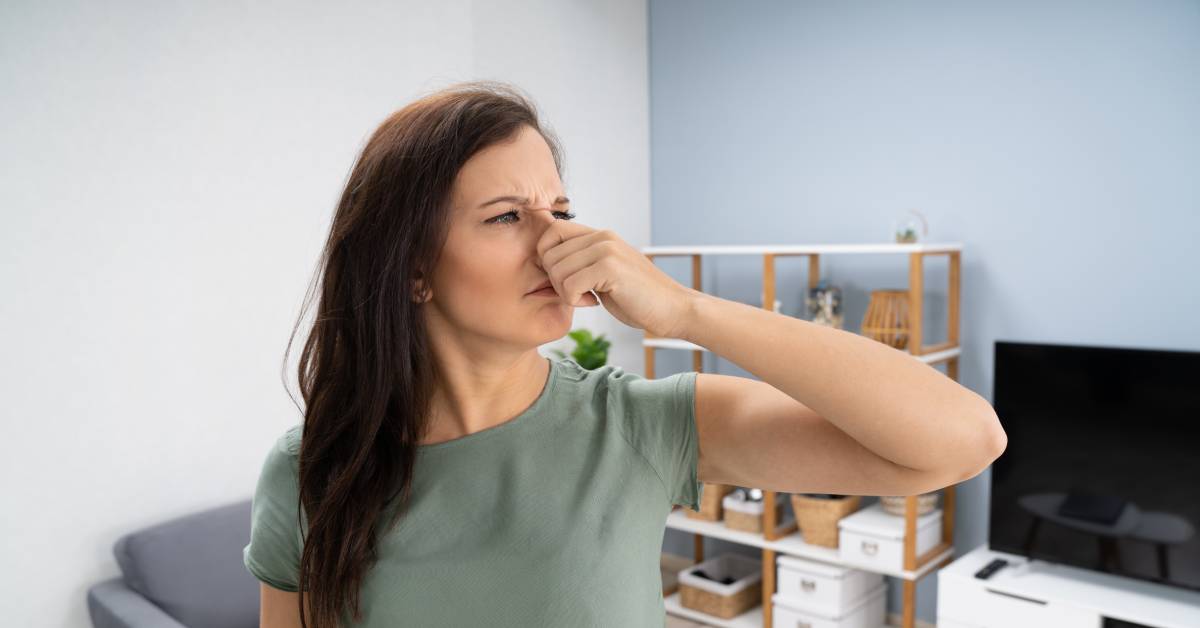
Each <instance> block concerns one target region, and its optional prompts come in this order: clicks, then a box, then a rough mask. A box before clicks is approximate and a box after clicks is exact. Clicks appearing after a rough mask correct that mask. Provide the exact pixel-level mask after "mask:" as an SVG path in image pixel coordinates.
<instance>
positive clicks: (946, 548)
mask: <svg viewBox="0 0 1200 628" xmlns="http://www.w3.org/2000/svg"><path fill="white" fill-rule="evenodd" d="M642 253H644V254H645V255H646V256H647V257H649V258H650V259H651V260H652V261H653V260H654V259H656V258H659V257H683V256H686V257H691V259H692V288H693V289H695V290H702V288H701V284H702V281H701V278H702V276H703V275H702V274H701V259H702V257H703V256H705V255H759V256H762V259H763V272H762V276H763V289H762V303H763V307H764V308H766V309H767V310H768V311H771V310H772V309H773V306H774V304H775V294H776V285H775V259H776V258H779V257H794V256H807V257H808V287H809V288H810V289H811V288H814V287H816V285H817V282H818V281H819V280H820V277H821V256H822V255H842V254H856V255H863V254H890V255H896V254H901V255H907V256H908V308H909V310H908V314H909V316H908V318H909V330H908V347H907V350H908V352H909V353H911V354H912V355H913V357H914V358H915V359H918V360H921V361H923V362H925V363H927V364H931V365H932V364H937V363H942V362H945V363H946V375H948V376H949V377H950V378H951V379H953V380H955V381H958V358H959V354H960V352H961V348H960V345H959V287H960V277H961V275H960V271H961V254H962V245H961V244H958V243H948V244H923V243H914V244H889V243H881V244H814V245H779V246H772V245H746V246H742V245H730V246H723V245H713V246H652V247H645V248H643V249H642ZM938 255H945V256H946V257H947V258H948V262H949V281H948V284H949V285H948V286H947V295H948V297H947V302H948V307H949V313H948V315H947V327H948V330H947V341H946V342H944V343H940V344H937V345H925V344H924V343H923V340H922V334H921V332H922V329H923V327H922V323H923V320H924V319H923V312H924V307H923V305H924V288H925V272H924V271H925V258H926V257H929V256H938ZM642 345H643V349H644V351H645V359H646V377H648V378H653V377H655V375H654V357H655V351H657V350H658V349H678V350H684V351H691V352H692V370H694V371H698V372H699V371H702V370H703V352H704V351H707V349H705V348H704V347H701V346H699V345H696V344H693V343H691V342H687V341H684V340H681V339H678V338H659V337H652V336H649V335H646V337H645V338H644V339H643V341H642ZM954 497H955V486H953V485H951V486H947V487H946V488H944V489H942V504H941V510H942V541H941V543H939V544H938V545H937V546H935V547H933V548H932V549H930V550H929V551H927V552H926V553H925V554H924V555H921V556H917V554H916V536H917V535H916V526H917V497H916V496H915V495H913V496H909V497H908V499H907V500H906V505H907V510H906V513H905V535H904V541H905V545H904V565H903V569H901V570H899V571H894V572H886V571H884V572H880V573H884V574H885V575H889V576H894V577H896V578H900V579H902V580H903V582H904V595H903V604H904V606H903V612H902V615H901V625H902V626H903V628H913V626H914V624H915V622H916V602H917V600H916V597H917V581H918V580H920V579H921V578H922V577H924V576H926V575H928V574H930V573H932V572H933V571H935V570H937V569H940V568H941V567H943V566H945V565H947V564H949V563H950V562H951V561H952V560H953V559H954ZM776 499H777V494H776V493H775V492H774V491H763V507H764V513H765V517H766V519H765V521H764V528H765V529H764V532H763V533H762V534H753V533H747V532H741V531H737V530H730V529H728V528H727V527H725V525H724V524H723V523H719V522H709V521H702V520H697V519H691V518H688V517H687V516H686V515H685V514H684V511H683V509H682V508H676V509H675V510H674V511H673V512H671V513H670V515H668V517H667V527H669V528H673V529H676V530H682V531H685V532H690V533H692V534H693V535H694V537H693V539H694V560H695V561H696V562H697V563H698V562H700V561H703V560H704V537H712V538H719V539H724V540H726V541H730V542H733V543H740V544H742V545H749V546H753V547H759V548H761V549H762V554H763V556H762V569H763V576H762V581H763V602H762V606H760V607H756V608H754V609H752V610H751V611H749V612H747V613H744V614H743V615H741V616H739V617H736V618H734V619H732V620H720V619H718V618H715V617H711V616H708V615H704V614H702V613H696V612H694V611H691V610H689V609H686V608H683V607H682V606H681V605H680V604H679V601H678V597H679V595H678V593H675V594H672V595H670V596H669V597H667V598H665V602H666V607H667V611H668V612H670V613H672V614H675V615H681V616H684V617H690V618H692V619H695V620H697V621H703V622H705V623H708V624H715V625H719V626H739V627H741V626H746V627H749V626H763V627H765V628H770V626H771V624H772V622H771V611H772V604H771V595H772V594H773V593H775V591H776V582H775V557H776V555H777V554H780V553H782V554H787V555H791V556H799V557H803V558H807V559H811V560H818V561H822V562H826V563H831V564H842V563H841V560H840V558H839V554H838V551H837V550H834V549H831V548H826V547H820V546H816V545H810V544H808V543H805V542H804V539H803V537H802V536H801V535H800V533H799V532H798V528H797V526H796V522H795V521H790V520H789V521H784V522H778V521H775V513H776V507H775V503H776V501H775V500H776ZM855 568H861V567H857V566H856V567H855Z"/></svg>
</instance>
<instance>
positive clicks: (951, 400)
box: [671, 287, 1007, 495]
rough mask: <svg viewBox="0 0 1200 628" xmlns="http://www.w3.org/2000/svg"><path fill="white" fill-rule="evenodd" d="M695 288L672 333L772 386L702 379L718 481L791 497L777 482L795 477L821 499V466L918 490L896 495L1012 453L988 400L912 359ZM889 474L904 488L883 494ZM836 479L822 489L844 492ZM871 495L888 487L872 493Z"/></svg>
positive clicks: (704, 454)
mask: <svg viewBox="0 0 1200 628" xmlns="http://www.w3.org/2000/svg"><path fill="white" fill-rule="evenodd" d="M685 288H686V287H685ZM686 289H687V290H689V294H690V297H691V300H690V307H689V309H688V313H687V315H686V316H685V317H684V319H683V321H682V322H681V324H680V325H679V326H678V328H677V329H675V330H674V333H673V334H671V337H676V338H683V339H685V340H688V341H690V342H693V343H695V344H698V345H700V346H702V347H705V348H706V349H708V350H710V351H713V352H715V353H716V354H717V355H720V356H721V357H722V358H725V359H727V360H730V361H731V362H733V363H735V364H737V365H738V366H740V367H742V368H743V369H745V370H747V371H749V372H750V373H752V374H754V375H755V376H756V377H758V378H760V379H761V380H762V381H761V382H759V381H755V380H750V379H747V378H737V377H729V376H719V375H707V374H701V375H700V376H699V377H698V378H697V382H696V387H697V391H696V398H697V405H696V412H697V425H698V429H699V431H700V452H701V463H700V466H701V468H702V469H705V470H706V471H705V472H703V473H702V475H707V476H708V477H709V478H710V481H713V480H715V481H721V480H720V478H734V477H736V478H737V479H738V480H740V482H733V483H736V484H738V485H740V486H756V487H759V488H774V490H788V487H779V486H777V484H778V482H779V481H780V478H792V479H793V480H792V481H793V482H795V483H802V484H803V485H800V484H797V485H796V486H794V487H792V488H794V489H796V490H793V491H790V492H817V490H812V487H813V486H814V485H813V484H810V482H808V481H806V478H809V479H811V478H812V476H811V473H812V472H813V471H814V469H813V464H812V462H813V461H814V460H822V462H824V463H828V464H833V465H834V466H833V467H832V471H833V472H834V473H837V472H839V468H840V472H842V473H845V474H847V480H846V482H847V484H846V485H845V486H842V488H845V489H856V490H860V491H863V492H861V493H859V494H876V495H900V494H915V493H916V492H919V491H917V490H913V491H912V492H909V493H905V492H901V491H898V490H897V489H902V488H904V487H906V486H907V487H911V488H913V489H923V490H930V489H932V488H936V487H939V486H945V485H948V484H950V483H953V482H956V481H960V480H962V479H966V478H969V477H972V476H974V475H975V474H977V473H979V472H980V471H982V470H983V469H984V468H986V467H987V465H988V464H990V463H991V462H992V461H993V460H995V459H996V458H997V457H998V456H999V455H1000V453H1001V452H1002V451H1003V450H1004V448H1005V446H1006V443H1007V437H1006V435H1005V433H1004V430H1003V428H1002V427H1001V426H1000V421H999V418H998V417H997V416H996V413H995V410H993V409H992V407H991V405H990V404H989V403H988V402H987V400H985V399H984V398H982V397H980V396H979V395H977V394H976V393H974V392H973V391H971V390H969V389H967V388H965V387H963V386H961V385H960V384H958V383H957V382H955V381H954V380H952V379H950V378H949V377H947V376H946V375H944V374H942V373H941V372H940V371H938V370H937V369H935V368H933V367H931V366H929V365H928V364H925V363H924V362H921V361H920V360H918V359H916V358H915V357H914V356H912V355H911V354H909V353H906V352H904V351H900V350H898V349H894V348H892V347H889V346H888V345H885V344H883V343H881V342H878V341H875V340H872V339H870V338H867V337H865V336H860V335H858V334H855V333H851V332H848V331H844V330H840V329H834V328H831V327H826V326H823V325H816V324H814V323H810V322H808V321H805V320H801V319H798V318H793V317H790V316H784V315H781V314H778V313H775V312H768V311H766V310H764V309H762V308H758V307H753V306H750V305H746V304H743V303H738V302H736V301H729V300H725V299H721V298H718V297H715V296H712V295H709V294H706V293H703V292H700V291H697V290H693V289H691V288H686ZM718 380H719V381H718ZM764 382H765V384H769V385H770V387H772V388H774V389H776V390H769V389H767V388H766V387H765V386H764ZM780 392H782V393H784V395H786V397H785V396H784V395H781V394H779V393H780ZM834 428H836V429H834ZM748 432H749V433H748ZM751 458H757V460H753V461H752V460H751ZM838 463H841V465H839V464H838ZM847 465H857V467H858V468H856V469H855V468H847ZM747 469H753V470H751V471H749V472H748V471H747ZM856 472H857V473H858V474H859V475H858V477H857V478H856V479H853V480H851V479H850V477H851V476H853V474H854V473H856ZM888 476H892V477H893V481H891V483H888V485H887V486H883V485H882V484H883V483H887V482H889V480H887V477H888ZM872 478H874V481H875V482H876V483H875V484H871V482H872ZM895 478H903V480H902V482H903V483H902V484H901V485H896V483H895V482H896V481H899V480H895ZM827 480H828V481H824V482H818V483H819V484H821V487H820V488H819V489H818V490H820V491H824V492H839V491H837V490H831V489H833V488H837V487H836V486H834V485H833V482H834V480H832V479H827ZM786 481H787V480H785V482H786ZM872 487H876V488H878V489H879V490H874V491H872V490H863V489H870V488H872ZM888 489H890V490H888ZM840 492H844V493H846V494H853V493H855V492H856V491H855V490H845V491H840Z"/></svg>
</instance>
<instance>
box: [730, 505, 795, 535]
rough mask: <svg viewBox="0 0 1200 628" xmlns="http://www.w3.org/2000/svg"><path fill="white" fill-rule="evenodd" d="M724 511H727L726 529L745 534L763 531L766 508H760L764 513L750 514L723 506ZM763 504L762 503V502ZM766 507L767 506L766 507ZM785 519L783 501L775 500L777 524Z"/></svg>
mask: <svg viewBox="0 0 1200 628" xmlns="http://www.w3.org/2000/svg"><path fill="white" fill-rule="evenodd" d="M723 504H724V500H722V510H724V511H725V514H724V518H725V527H727V528H729V529H730V530H741V531H743V532H759V533H761V532H762V531H763V520H764V519H766V509H765V507H763V508H760V510H762V512H757V513H750V512H742V511H740V510H735V509H733V508H730V507H726V506H724V505H723ZM760 504H761V502H760ZM764 506H765V505H764ZM782 518H783V500H782V499H777V500H775V523H776V524H778V523H779V522H780V521H781V520H782Z"/></svg>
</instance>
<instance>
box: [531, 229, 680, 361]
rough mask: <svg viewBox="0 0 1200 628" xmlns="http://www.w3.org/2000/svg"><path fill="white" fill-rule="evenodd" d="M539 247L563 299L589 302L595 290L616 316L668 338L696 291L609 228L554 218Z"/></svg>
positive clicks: (592, 302) (579, 304)
mask: <svg viewBox="0 0 1200 628" xmlns="http://www.w3.org/2000/svg"><path fill="white" fill-rule="evenodd" d="M537 252H538V257H539V258H540V259H541V262H542V268H543V270H545V271H546V274H547V275H549V277H550V283H551V284H553V285H554V290H555V291H556V292H558V295H559V297H560V298H561V299H562V300H563V301H564V302H565V303H566V304H567V305H570V306H573V307H592V306H595V305H599V304H598V303H597V302H596V297H597V296H599V298H600V303H603V305H604V309H606V310H608V312H609V313H610V314H612V315H613V316H615V317H616V318H617V320H619V321H621V322H622V323H625V324H626V325H629V326H630V327H636V328H638V329H642V330H645V331H647V332H649V333H650V334H651V335H654V336H660V337H667V338H674V337H676V334H678V333H679V331H680V330H681V329H683V327H684V325H685V321H686V318H687V316H689V315H690V312H691V303H692V295H693V294H694V293H695V291H694V290H692V289H691V288H688V287H686V286H683V285H681V284H680V283H679V282H677V281H675V280H674V279H672V278H671V277H670V276H669V275H667V274H666V273H664V272H663V271H662V270H660V269H659V268H658V266H655V264H654V262H652V261H651V260H650V258H648V257H646V255H645V254H644V253H642V252H641V251H638V250H637V249H635V248H633V247H631V246H629V244H627V243H626V242H625V241H624V240H622V239H621V238H620V236H618V235H617V234H616V233H614V232H613V231H611V230H609V229H603V230H596V229H592V228H591V227H588V226H586V225H583V224H581V223H578V222H567V221H556V222H553V223H551V225H550V226H549V227H547V229H546V231H545V233H543V234H542V236H541V238H539V239H538V243H537ZM593 292H595V295H593V294H592V293H593Z"/></svg>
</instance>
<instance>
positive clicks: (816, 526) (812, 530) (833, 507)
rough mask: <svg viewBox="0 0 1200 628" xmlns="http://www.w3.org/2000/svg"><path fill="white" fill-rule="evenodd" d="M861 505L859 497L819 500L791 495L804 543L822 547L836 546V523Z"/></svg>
mask: <svg viewBox="0 0 1200 628" xmlns="http://www.w3.org/2000/svg"><path fill="white" fill-rule="evenodd" d="M861 503H862V497H861V496H859V495H850V496H848V497H844V498H842V499H819V498H815V497H807V496H804V495H792V510H793V511H795V513H796V523H797V525H799V527H800V534H801V535H802V536H803V537H804V542H805V543H808V544H810V545H820V546H822V547H837V546H838V521H839V520H841V518H842V517H845V516H846V515H848V514H850V513H852V512H854V511H856V510H858V506H859V504H861Z"/></svg>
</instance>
